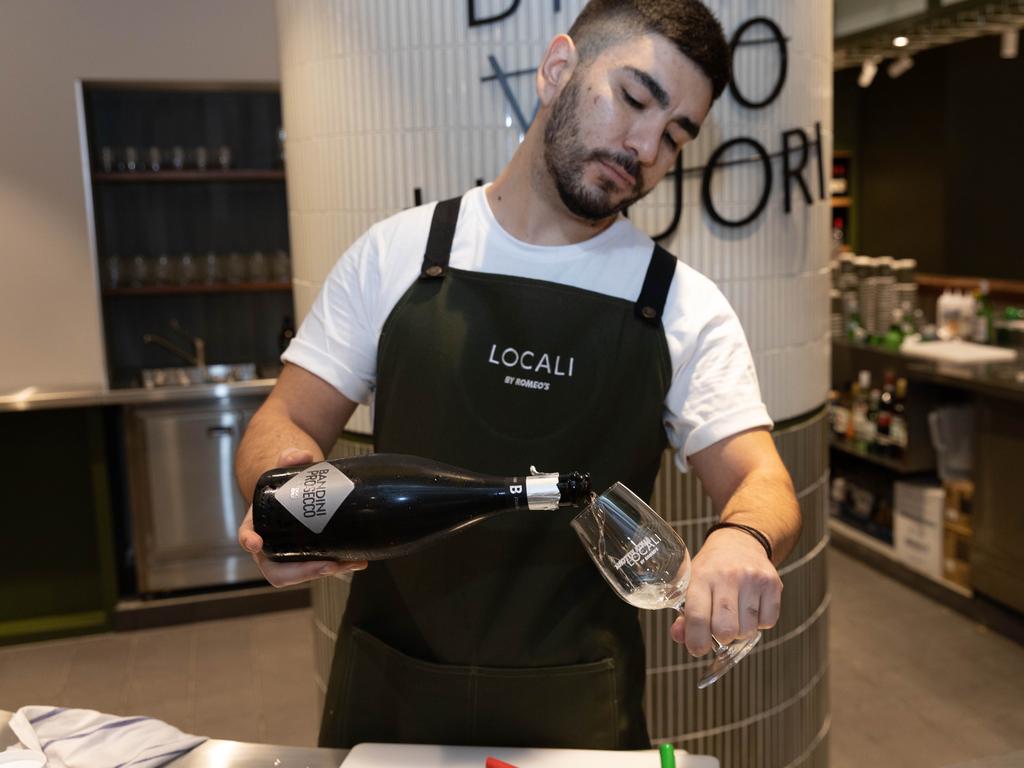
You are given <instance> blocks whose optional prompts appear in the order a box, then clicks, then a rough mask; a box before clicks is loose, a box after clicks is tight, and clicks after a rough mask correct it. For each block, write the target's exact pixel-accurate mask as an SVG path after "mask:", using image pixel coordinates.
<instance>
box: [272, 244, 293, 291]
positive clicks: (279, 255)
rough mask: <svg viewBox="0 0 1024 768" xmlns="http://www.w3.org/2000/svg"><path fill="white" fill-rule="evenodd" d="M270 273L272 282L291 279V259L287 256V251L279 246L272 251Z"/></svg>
mask: <svg viewBox="0 0 1024 768" xmlns="http://www.w3.org/2000/svg"><path fill="white" fill-rule="evenodd" d="M270 274H271V277H272V278H273V280H274V282H278V283H287V282H288V281H289V280H291V279H292V260H291V259H290V258H289V257H288V251H286V250H284V249H280V248H279V249H278V250H277V251H275V252H274V258H273V261H271V264H270Z"/></svg>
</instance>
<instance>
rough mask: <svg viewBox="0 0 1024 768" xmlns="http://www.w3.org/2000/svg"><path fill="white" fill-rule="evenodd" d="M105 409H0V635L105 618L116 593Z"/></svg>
mask: <svg viewBox="0 0 1024 768" xmlns="http://www.w3.org/2000/svg"><path fill="white" fill-rule="evenodd" d="M106 434H107V430H106V428H105V425H104V414H103V411H102V409H100V408H71V409H58V410H47V411H25V412H15V413H2V414H0V435H2V439H0V466H2V467H3V468H4V476H5V482H4V483H3V494H4V504H3V507H2V509H3V512H2V515H3V529H2V530H3V535H2V536H0V542H2V545H3V559H2V561H0V576H2V577H0V644H4V643H13V642H20V641H26V640H41V639H45V638H51V637H59V636H63V635H69V634H79V633H83V632H95V631H103V630H106V629H109V628H110V624H111V617H112V614H113V609H114V605H115V603H116V601H117V580H116V575H115V556H114V545H113V541H114V534H113V522H112V519H111V503H110V482H109V479H108V472H107V463H106Z"/></svg>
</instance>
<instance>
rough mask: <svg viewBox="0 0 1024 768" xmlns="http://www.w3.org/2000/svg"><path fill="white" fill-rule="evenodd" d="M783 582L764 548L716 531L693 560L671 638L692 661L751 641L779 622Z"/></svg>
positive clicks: (745, 536) (733, 532) (747, 537)
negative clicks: (717, 644) (741, 639)
mask: <svg viewBox="0 0 1024 768" xmlns="http://www.w3.org/2000/svg"><path fill="white" fill-rule="evenodd" d="M781 600H782V579H780V578H779V574H778V571H776V570H775V566H774V565H772V564H771V562H770V561H769V560H768V557H767V556H766V555H765V551H764V548H763V547H762V546H761V545H760V544H759V543H758V542H757V540H756V539H754V538H753V537H752V536H750V535H749V534H747V533H744V532H743V531H739V530H735V529H729V528H720V529H719V530H717V531H715V532H714V533H713V534H711V535H710V536H709V537H708V538H707V540H706V541H705V542H704V546H703V547H701V550H700V552H698V553H697V556H696V557H694V558H693V566H692V570H691V571H690V585H689V587H688V588H687V590H686V607H685V611H684V615H683V616H681V617H679V618H678V619H676V622H675V623H674V624H673V625H672V639H673V640H675V641H676V642H677V643H679V644H680V645H685V646H686V648H687V650H688V651H689V652H690V653H691V654H693V655H694V656H703V655H704V654H706V653H708V652H709V651H710V650H711V649H712V639H711V636H712V635H714V636H715V639H716V640H718V642H720V643H722V644H723V645H727V644H729V643H730V642H732V641H733V640H735V639H736V638H738V637H750V636H751V635H753V634H754V633H755V632H756V631H757V630H758V629H769V628H771V627H773V626H775V623H776V622H777V621H778V620H779V607H780V604H781Z"/></svg>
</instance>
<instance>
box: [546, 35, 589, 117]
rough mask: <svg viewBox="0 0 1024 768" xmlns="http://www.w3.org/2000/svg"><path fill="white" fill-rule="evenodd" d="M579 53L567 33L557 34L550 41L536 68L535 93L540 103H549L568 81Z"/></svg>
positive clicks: (577, 60)
mask: <svg viewBox="0 0 1024 768" xmlns="http://www.w3.org/2000/svg"><path fill="white" fill-rule="evenodd" d="M578 62H579V54H578V53H577V51H576V43H574V42H573V41H572V38H571V37H569V36H568V35H558V36H556V37H555V38H554V39H553V40H552V41H551V42H550V43H548V49H547V51H546V52H545V54H544V58H543V59H541V62H540V66H539V67H538V68H537V95H538V96H539V97H540V101H541V104H543V105H544V106H547V105H549V104H550V103H551V102H553V101H554V100H555V97H556V96H558V94H559V93H560V92H561V91H562V88H564V87H565V84H566V83H568V82H569V78H570V77H572V73H573V71H574V70H575V69H576V64H577V63H578Z"/></svg>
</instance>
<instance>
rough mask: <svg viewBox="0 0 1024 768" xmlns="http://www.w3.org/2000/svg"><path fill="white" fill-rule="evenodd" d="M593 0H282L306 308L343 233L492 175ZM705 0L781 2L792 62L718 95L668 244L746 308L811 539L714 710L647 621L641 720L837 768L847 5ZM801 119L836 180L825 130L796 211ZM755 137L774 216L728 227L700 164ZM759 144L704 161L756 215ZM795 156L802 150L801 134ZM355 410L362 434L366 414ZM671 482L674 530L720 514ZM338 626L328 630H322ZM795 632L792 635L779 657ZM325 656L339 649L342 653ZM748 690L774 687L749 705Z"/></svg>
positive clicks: (715, 184) (751, 36) (722, 7)
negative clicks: (833, 732)
mask: <svg viewBox="0 0 1024 768" xmlns="http://www.w3.org/2000/svg"><path fill="white" fill-rule="evenodd" d="M583 4H584V3H583V0H523V1H522V2H519V1H518V0H430V1H429V2H428V1H427V0H277V16H278V26H279V40H280V47H281V73H282V80H283V103H284V121H285V128H286V130H287V134H288V138H287V145H286V149H287V169H288V170H287V173H288V195H289V216H290V226H291V235H292V250H293V253H294V276H295V302H296V307H297V311H298V313H299V315H300V317H301V315H303V314H304V313H305V312H306V311H307V310H308V308H309V306H310V304H311V303H312V301H313V298H314V297H315V295H316V293H317V291H318V290H319V288H320V285H321V284H322V281H323V279H324V277H325V275H326V274H327V272H328V271H329V269H330V268H331V266H332V265H333V264H334V262H335V261H336V260H337V259H338V258H339V257H340V256H341V254H342V253H343V252H344V251H345V249H346V248H347V247H348V246H349V245H350V244H351V243H352V242H353V241H354V240H355V239H356V238H357V237H358V236H359V235H360V234H362V232H363V231H364V230H365V229H366V228H367V227H369V226H370V225H371V224H372V223H373V222H375V221H377V220H379V219H382V218H384V217H386V216H389V215H391V214H393V213H395V212H396V211H398V210H400V209H402V208H407V207H409V206H412V205H413V204H414V202H415V199H416V197H415V195H416V192H415V190H419V194H420V196H421V198H422V200H423V201H429V200H436V199H444V198H446V197H451V196H454V195H457V194H461V193H462V192H464V191H465V190H466V189H467V188H469V187H471V186H473V185H474V184H475V183H476V182H477V180H478V179H483V180H489V179H493V178H494V177H495V176H496V175H497V173H498V172H499V171H500V169H501V168H502V167H503V166H504V165H505V163H506V162H507V161H508V160H509V159H510V158H511V156H512V153H513V152H514V151H515V148H516V147H517V146H518V143H519V141H520V138H521V135H522V133H523V132H524V126H523V125H522V122H521V116H522V118H524V119H526V120H528V119H529V118H530V117H531V116H532V114H533V110H534V107H535V104H536V94H535V91H534V81H533V77H532V73H531V72H530V71H531V70H532V69H533V68H534V67H535V66H536V64H537V62H538V61H539V59H540V56H541V55H542V53H543V51H544V48H545V46H546V44H547V42H548V41H549V40H550V39H551V37H553V36H554V35H555V34H557V33H559V32H564V31H566V30H567V29H568V28H569V26H570V24H571V22H572V19H573V18H574V17H575V15H576V14H577V13H578V12H579V10H580V9H581V8H582V7H583ZM708 4H709V5H710V6H711V7H712V9H713V10H714V11H715V12H716V13H717V14H718V15H719V18H720V19H721V21H722V24H723V27H724V28H725V30H726V34H727V36H730V37H731V36H732V35H733V34H734V32H735V31H736V30H737V29H739V28H740V27H741V25H743V24H744V23H745V22H747V21H749V20H750V19H753V18H756V17H764V18H767V19H769V20H771V21H772V22H773V23H774V24H775V25H776V26H777V28H778V29H779V30H780V31H781V33H782V37H783V40H784V48H785V58H786V61H787V65H788V66H787V69H786V77H785V80H784V82H783V85H782V88H781V90H780V92H779V94H778V96H777V98H776V99H775V100H774V101H772V102H771V103H770V104H768V105H766V106H764V107H763V108H758V109H752V108H750V107H747V106H744V105H742V104H741V103H739V102H738V101H737V100H736V99H735V98H734V97H733V96H732V95H731V94H730V93H728V92H727V93H726V94H725V95H724V96H723V97H722V99H721V100H720V101H719V102H718V103H717V104H716V106H715V108H714V109H713V111H712V113H711V117H710V118H709V120H708V121H707V123H706V125H705V126H704V127H703V129H702V131H701V135H700V138H699V139H698V140H697V141H696V142H694V143H693V144H692V145H690V146H688V147H687V149H686V152H685V157H684V169H685V170H684V175H683V183H682V193H683V194H682V204H681V216H680V221H679V226H678V227H677V228H676V229H675V231H674V232H673V233H672V234H671V235H669V236H668V237H666V238H665V239H664V240H662V245H664V246H665V247H667V248H668V249H669V250H670V251H672V252H673V253H675V254H676V255H677V256H678V257H679V258H681V259H683V260H684V261H685V262H687V263H689V264H690V265H692V266H694V267H695V268H697V269H698V270H700V271H702V272H704V273H705V274H707V275H708V276H710V277H712V278H713V279H714V280H715V281H716V282H717V283H718V285H719V286H720V287H721V288H722V290H723V291H724V293H725V294H726V296H727V297H728V298H729V300H730V301H731V302H732V305H733V306H734V307H735V309H736V311H737V313H738V314H739V316H740V319H741V321H742V322H743V325H744V328H745V329H746V331H747V335H748V338H749V340H750V344H751V348H752V350H753V353H754V357H755V362H756V364H757V370H758V375H759V377H760V381H761V385H762V390H763V392H764V396H765V400H766V402H767V403H768V406H769V410H770V412H771V415H772V417H773V418H775V419H776V421H778V422H785V424H784V429H782V430H780V433H779V434H778V435H777V441H778V442H779V445H780V450H781V451H782V453H783V455H784V458H786V460H787V465H788V466H790V469H791V471H792V472H793V474H794V477H795V478H797V477H799V478H803V480H802V481H801V482H804V484H803V485H800V484H799V482H798V486H797V488H798V492H800V493H801V494H803V495H802V497H801V501H802V505H803V507H804V513H805V536H804V540H803V541H802V542H801V546H800V550H799V552H798V553H797V554H796V555H795V559H794V560H793V562H792V563H791V564H790V566H792V567H790V566H787V567H788V568H789V570H788V571H786V572H785V573H784V579H786V583H787V591H786V600H787V608H786V610H787V614H786V616H785V617H784V619H785V620H784V621H783V622H782V623H781V624H780V627H779V629H778V630H777V631H773V632H774V633H775V634H771V633H769V637H768V638H767V640H768V642H766V643H765V644H764V648H763V649H762V650H760V651H758V652H755V654H754V655H753V656H752V657H751V658H750V660H748V661H745V662H744V665H745V668H746V670H747V671H743V672H739V671H738V672H737V673H733V674H732V675H731V677H730V678H726V681H724V683H723V685H722V686H720V687H718V688H717V689H716V690H715V693H714V700H715V702H716V703H715V705H714V706H713V707H709V706H708V704H707V701H708V699H707V698H705V699H704V700H700V699H692V698H691V695H693V693H694V692H692V691H689V690H686V691H683V689H682V688H680V687H679V686H680V681H686V685H689V679H690V677H689V676H690V672H689V671H687V670H683V669H682V668H681V667H679V661H678V659H677V658H676V657H675V656H674V655H673V654H674V653H675V649H673V648H670V647H668V646H667V645H666V642H665V638H664V637H663V634H664V631H663V630H664V628H662V627H660V625H658V624H657V623H656V622H653V621H651V620H648V621H647V623H646V626H645V630H646V632H647V636H648V665H649V668H650V673H649V680H648V682H649V686H648V688H649V691H657V692H658V693H657V696H655V697H652V695H651V694H649V696H648V710H649V712H648V716H649V719H650V723H651V728H652V735H653V736H655V737H656V738H663V739H674V740H676V741H685V740H686V738H687V737H686V734H687V733H688V732H692V733H696V732H697V731H699V733H700V735H699V737H696V736H695V737H694V738H695V739H696V740H695V741H693V744H694V745H699V746H701V747H703V748H707V749H711V748H715V749H717V748H722V749H725V748H728V749H729V750H732V751H731V757H732V759H733V760H735V762H732V761H730V763H729V764H730V765H733V764H735V765H740V764H748V763H749V764H757V765H764V766H779V767H780V768H781V767H782V766H796V765H823V764H825V763H824V761H826V760H827V730H828V728H827V722H828V717H827V712H828V704H827V659H826V658H825V656H824V655H823V653H820V652H819V651H820V650H821V648H822V647H823V646H822V642H823V638H825V637H826V634H827V633H826V624H827V621H826V619H827V616H826V613H827V610H826V609H827V588H826V577H825V570H824V554H823V547H822V545H823V543H824V541H825V529H824V525H823V519H824V518H823V515H824V502H823V501H822V499H823V498H824V497H823V496H821V487H820V486H821V482H822V481H821V476H823V473H824V471H825V470H824V467H825V466H826V461H827V456H825V455H824V451H825V448H824V443H823V442H822V441H821V440H820V439H818V437H819V436H820V433H821V429H822V428H821V419H820V415H819V414H818V413H817V411H818V410H819V409H820V408H821V406H822V405H823V403H824V402H825V398H826V393H827V390H828V376H829V357H828V355H829V322H828V316H827V315H828V307H827V297H828V259H829V251H828V249H829V224H830V221H831V216H830V213H831V209H830V204H829V199H828V196H827V182H828V176H829V172H830V170H831V144H832V139H831V137H832V118H831V102H832V66H831V56H832V53H831V42H832V4H831V3H829V2H820V1H819V0H745V1H744V2H742V3H737V2H730V1H729V0H710V1H709V2H708ZM470 7H472V8H474V9H475V13H476V15H477V16H478V17H491V16H496V15H499V14H501V13H502V12H504V11H507V10H511V11H512V13H511V14H510V15H509V16H507V17H506V18H504V19H503V20H501V21H498V22H495V23H491V24H485V25H480V26H473V27H471V26H470V25H469V8H470ZM769 32H770V27H769V26H768V25H765V24H761V23H758V24H755V25H753V26H751V27H750V28H749V29H748V31H747V32H746V34H744V35H743V38H742V40H743V41H744V44H743V45H740V46H738V47H737V48H736V52H735V55H734V65H735V72H736V81H737V83H738V85H739V87H740V89H741V91H742V93H743V94H745V95H746V97H747V98H748V99H749V100H760V99H761V98H762V97H764V96H766V95H767V94H768V93H769V92H770V91H771V90H772V88H773V86H774V84H775V83H776V82H777V80H778V79H779V75H780V72H781V67H782V55H781V51H780V45H779V44H777V43H776V42H774V41H773V38H771V37H770V34H769ZM761 41H767V42H761ZM496 67H497V68H499V69H500V70H501V71H503V72H505V73H506V74H507V79H506V82H507V86H508V92H506V90H505V89H503V87H502V83H501V81H499V80H498V79H496V78H495V77H494V75H495V72H496ZM519 73H522V74H519ZM795 129H800V130H802V131H803V132H804V133H805V135H806V136H807V137H808V138H809V139H810V141H811V142H814V141H815V138H816V136H817V135H820V136H821V138H822V141H821V144H822V146H821V147H820V157H821V166H822V168H821V170H822V172H823V175H824V182H825V185H826V194H825V195H824V199H822V194H821V190H820V188H819V176H818V169H819V162H818V157H819V148H818V147H817V146H816V145H812V146H810V147H809V148H808V154H809V157H808V162H807V164H806V167H805V168H804V170H803V174H802V176H803V178H804V179H805V181H806V183H807V186H808V188H809V190H810V193H811V198H812V199H811V201H810V202H809V203H808V202H806V201H805V200H804V198H803V196H802V193H801V192H800V189H799V188H798V186H797V184H796V183H791V184H790V187H791V192H792V209H791V211H789V212H786V211H785V210H784V194H783V184H784V179H783V158H782V149H783V134H784V133H785V132H787V131H792V130H795ZM741 137H743V138H747V139H751V140H754V141H756V142H757V143H758V144H759V145H760V146H761V147H763V148H764V150H765V151H766V152H767V154H768V155H769V156H770V163H771V166H772V184H771V186H770V192H769V197H768V201H767V205H766V207H765V209H764V210H763V211H762V212H761V214H760V215H759V216H757V217H756V218H755V219H754V220H753V221H751V222H750V223H749V224H747V225H745V226H742V227H729V226H723V225H722V224H719V223H716V222H715V221H714V220H713V218H712V217H711V216H710V215H709V212H708V210H707V209H706V207H705V206H704V205H703V204H702V200H701V190H702V180H703V178H704V174H703V173H702V170H701V169H702V168H703V167H704V166H706V165H707V163H708V161H709V159H710V158H711V157H712V155H713V154H714V152H715V150H716V149H717V148H718V147H720V146H721V145H722V144H723V143H725V142H727V141H730V140H732V139H736V138H741ZM753 156H754V152H753V149H752V148H751V147H750V146H747V145H741V146H738V147H735V148H734V149H732V150H729V151H728V152H727V153H726V154H725V155H723V156H722V158H721V159H722V161H723V164H722V165H721V166H720V167H719V168H718V169H717V170H716V171H715V173H714V174H712V175H711V176H710V192H711V197H712V200H713V203H714V206H715V208H716V209H717V210H718V211H719V212H720V213H721V214H722V215H723V216H725V217H727V218H730V219H739V218H743V217H744V216H746V215H747V214H748V213H749V212H750V211H752V210H753V209H754V207H755V205H756V203H757V200H758V198H759V197H760V196H761V192H762V188H763V186H764V181H765V175H764V170H763V168H762V166H761V165H760V163H756V162H747V161H748V160H749V159H750V158H751V157H753ZM790 158H791V161H792V164H793V165H796V164H798V162H799V160H800V151H798V150H794V151H793V152H792V153H791V154H790ZM674 212H675V195H674V186H673V180H672V179H667V180H666V181H665V182H663V183H662V185H661V186H660V187H659V188H658V189H657V190H655V192H654V193H653V194H652V195H651V196H650V198H649V199H647V200H645V201H644V202H642V203H640V204H639V205H637V206H636V207H635V209H634V210H633V211H631V217H632V219H633V221H635V222H636V223H637V224H638V225H639V226H641V227H642V228H643V229H644V230H645V231H647V232H649V233H651V234H652V235H654V234H656V233H660V232H662V231H663V230H664V229H665V228H666V226H667V225H668V223H669V222H670V221H672V219H673V214H674ZM354 426H357V427H358V426H361V427H363V428H364V429H365V430H366V431H369V423H368V418H367V416H366V414H365V412H362V413H361V414H360V416H359V419H358V420H357V421H356V423H355V425H354ZM809 467H812V468H821V472H817V469H815V470H814V471H811V470H809V469H808V468H809ZM808 472H810V474H808ZM815 472H817V474H815ZM811 475H813V477H811ZM658 488H659V490H658V492H657V495H656V498H657V499H659V500H660V501H661V503H663V504H665V507H664V510H665V511H666V514H668V515H670V516H671V517H673V518H674V519H675V520H677V521H678V523H679V524H680V525H681V526H693V528H692V531H691V530H690V528H685V529H684V531H685V532H687V535H688V536H690V537H691V539H693V540H694V543H697V542H698V541H699V537H700V530H702V528H701V527H700V526H702V525H705V524H706V522H707V521H706V520H705V517H706V516H707V514H708V507H707V505H706V501H704V500H703V499H702V496H701V493H700V489H699V487H698V486H697V485H696V484H695V483H693V482H692V481H689V480H686V479H683V478H680V477H678V476H676V475H675V473H674V471H673V470H672V469H671V467H669V466H668V465H666V470H665V471H664V472H663V473H662V477H660V478H659V482H658ZM330 586H331V585H328V586H327V587H325V588H324V589H318V591H317V593H316V596H315V599H314V603H315V604H316V605H319V606H320V608H318V610H317V613H318V616H319V617H320V621H321V623H324V628H325V631H326V632H328V633H329V632H330V631H331V629H333V628H332V627H327V624H330V623H331V622H332V621H334V617H336V616H337V615H338V612H337V605H336V604H334V605H330V603H331V601H336V600H339V599H343V595H342V594H335V591H333V590H332V589H331V588H330ZM324 637H325V639H326V640H327V641H329V639H330V638H329V634H325V636H324ZM808 643H809V644H810V646H808ZM328 645H329V643H328ZM805 646H806V647H805ZM811 646H813V649H814V652H813V653H811V654H810V656H809V657H808V656H807V655H806V654H805V657H804V658H803V659H802V660H801V658H799V657H800V653H803V652H805V651H807V648H809V647H811ZM782 648H790V649H795V650H793V651H792V652H785V653H784V652H783V651H782V650H780V649H782ZM800 649H803V650H802V651H801V650H800ZM322 650H323V649H322ZM319 656H320V658H322V659H323V663H326V656H327V654H326V653H321V654H319ZM323 672H324V670H321V674H323ZM665 691H670V693H665ZM704 695H705V696H706V694H704ZM666 696H669V697H670V699H671V700H669V699H666V698H665V697H666ZM754 696H756V697H759V698H758V699H757V702H753V703H752V697H754ZM780 697H781V698H780ZM700 701H704V704H700ZM758 702H760V703H758ZM751 707H753V708H751ZM687 713H689V714H687ZM695 713H696V714H695ZM694 717H697V720H694V719H693V718H694ZM698 720H699V722H698ZM695 729H696V730H695ZM719 737H721V739H720V740H718V741H716V739H718V738H719ZM762 737H763V738H762ZM743 744H748V745H749V746H748V747H743V746H742V745H743ZM728 745H732V746H728ZM755 749H756V750H757V751H756V752H755V751H752V750H755ZM735 750H739V751H735Z"/></svg>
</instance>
